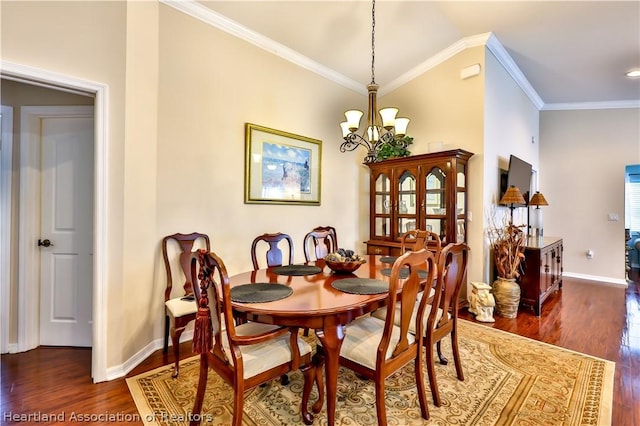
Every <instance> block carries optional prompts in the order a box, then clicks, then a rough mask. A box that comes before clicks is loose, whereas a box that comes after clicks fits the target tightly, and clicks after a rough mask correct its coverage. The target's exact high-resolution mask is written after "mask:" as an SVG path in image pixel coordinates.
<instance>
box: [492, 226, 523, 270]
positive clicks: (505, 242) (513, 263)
mask: <svg viewBox="0 0 640 426" xmlns="http://www.w3.org/2000/svg"><path fill="white" fill-rule="evenodd" d="M505 221H506V219H505ZM488 235H489V241H490V242H491V248H492V249H493V259H494V262H495V266H496V269H497V271H498V277H501V278H518V277H519V276H520V272H519V267H520V263H521V262H522V261H523V260H524V246H525V243H526V240H527V236H526V234H525V233H524V231H523V230H522V229H521V228H520V227H518V226H515V225H514V224H512V223H510V222H507V223H504V224H502V225H498V224H496V223H495V221H494V219H493V218H492V219H491V226H490V227H489V229H488Z"/></svg>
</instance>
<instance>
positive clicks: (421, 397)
mask: <svg viewBox="0 0 640 426" xmlns="http://www.w3.org/2000/svg"><path fill="white" fill-rule="evenodd" d="M415 371H416V385H417V387H418V401H419V402H420V412H421V414H422V418H423V419H425V420H429V404H428V403H427V390H426V388H425V386H424V359H423V358H422V350H420V349H419V350H418V356H417V357H416V363H415Z"/></svg>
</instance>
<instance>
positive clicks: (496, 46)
mask: <svg viewBox="0 0 640 426" xmlns="http://www.w3.org/2000/svg"><path fill="white" fill-rule="evenodd" d="M487 49H489V51H490V52H491V53H493V55H494V56H495V57H496V59H497V60H498V62H500V64H502V66H503V67H504V68H505V70H507V73H509V75H510V76H511V78H513V80H514V81H515V82H516V84H517V85H518V86H520V88H521V89H522V90H523V91H524V93H525V94H526V95H527V96H528V97H529V99H530V100H531V102H533V104H534V105H535V106H536V108H538V110H540V109H541V108H542V107H543V106H544V102H543V100H542V99H541V98H540V96H539V95H538V92H536V90H535V89H534V88H533V86H532V85H531V83H529V80H527V78H526V77H525V76H524V74H523V73H522V71H520V68H518V65H516V63H515V62H514V60H513V58H512V57H511V55H509V52H507V49H505V48H504V46H503V45H502V43H500V41H499V40H498V38H497V37H496V36H495V34H493V33H491V34H490V35H489V38H488V40H487Z"/></svg>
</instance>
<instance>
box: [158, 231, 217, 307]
mask: <svg viewBox="0 0 640 426" xmlns="http://www.w3.org/2000/svg"><path fill="white" fill-rule="evenodd" d="M198 240H202V242H203V243H204V248H205V249H206V250H207V251H210V250H211V246H210V243H209V236H208V235H207V234H202V233H199V232H192V233H191V234H180V233H177V234H172V235H167V236H166V237H164V238H163V239H162V258H163V260H164V268H165V271H166V272H167V287H166V288H165V291H164V300H165V302H166V301H167V300H169V299H171V291H172V289H173V275H174V272H173V270H172V264H173V262H172V259H170V258H169V244H171V241H175V242H176V243H177V244H178V246H179V250H180V254H179V256H178V262H179V264H180V270H181V271H182V274H183V276H184V280H185V282H184V284H183V286H182V287H183V289H184V294H185V295H188V294H192V293H193V285H192V281H191V272H190V271H191V270H190V261H191V260H190V259H191V253H192V252H193V251H195V250H194V246H195V245H196V242H197V241H198Z"/></svg>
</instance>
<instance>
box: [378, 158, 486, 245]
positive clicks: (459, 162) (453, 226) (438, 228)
mask: <svg viewBox="0 0 640 426" xmlns="http://www.w3.org/2000/svg"><path fill="white" fill-rule="evenodd" d="M472 155H473V153H471V152H468V151H464V150H462V149H454V150H450V151H442V152H433V153H429V154H422V155H413V156H409V157H402V158H394V159H391V160H385V161H381V162H379V163H371V164H368V166H369V168H370V169H371V170H370V171H371V175H370V182H371V183H370V207H369V211H370V224H369V236H370V237H369V240H368V241H367V242H366V244H367V253H368V254H383V255H399V254H400V237H401V236H402V234H404V233H405V232H407V231H410V230H412V229H425V230H430V231H432V232H436V233H437V234H439V235H440V239H441V240H442V245H443V246H444V245H446V244H448V243H450V242H466V240H467V189H468V168H467V163H468V161H469V158H470V157H471V156H472Z"/></svg>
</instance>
